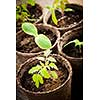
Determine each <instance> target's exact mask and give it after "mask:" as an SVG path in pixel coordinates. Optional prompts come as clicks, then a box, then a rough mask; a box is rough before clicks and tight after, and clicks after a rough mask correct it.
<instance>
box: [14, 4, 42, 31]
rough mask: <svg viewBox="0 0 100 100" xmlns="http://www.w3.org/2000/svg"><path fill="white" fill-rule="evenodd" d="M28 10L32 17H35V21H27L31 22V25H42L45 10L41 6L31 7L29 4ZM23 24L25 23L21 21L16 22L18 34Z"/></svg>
mask: <svg viewBox="0 0 100 100" xmlns="http://www.w3.org/2000/svg"><path fill="white" fill-rule="evenodd" d="M27 9H28V11H29V12H30V16H33V15H34V17H33V18H34V19H35V21H30V20H27V21H28V22H31V23H40V22H42V19H43V8H42V7H41V6H40V5H39V4H37V3H36V4H35V6H31V5H29V4H27ZM30 19H31V18H30ZM22 23H23V22H22V21H21V20H18V21H16V32H18V31H20V30H21V25H22Z"/></svg>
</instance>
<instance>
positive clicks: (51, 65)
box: [28, 50, 58, 88]
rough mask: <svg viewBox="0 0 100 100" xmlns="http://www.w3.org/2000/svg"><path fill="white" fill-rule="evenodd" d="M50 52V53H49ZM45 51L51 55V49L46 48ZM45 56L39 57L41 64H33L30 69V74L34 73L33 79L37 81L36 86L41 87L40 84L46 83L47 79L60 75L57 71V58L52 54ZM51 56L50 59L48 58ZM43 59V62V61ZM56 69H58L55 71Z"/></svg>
mask: <svg viewBox="0 0 100 100" xmlns="http://www.w3.org/2000/svg"><path fill="white" fill-rule="evenodd" d="M47 52H49V53H47ZM44 53H47V54H49V55H50V53H51V50H46V51H44ZM49 55H48V56H44V57H37V59H38V60H39V64H37V65H36V66H33V67H32V68H31V69H30V70H29V71H28V74H31V75H33V76H32V80H33V82H34V83H35V86H36V87H37V88H39V85H40V84H43V83H44V78H45V79H50V78H51V79H52V80H53V79H57V78H58V75H57V73H56V71H57V70H58V67H57V66H56V64H55V62H56V60H55V58H53V57H51V56H49ZM48 58H49V59H48ZM42 61H43V62H42ZM55 70H56V71H55Z"/></svg>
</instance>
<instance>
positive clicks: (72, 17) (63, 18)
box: [48, 11, 82, 28]
mask: <svg viewBox="0 0 100 100" xmlns="http://www.w3.org/2000/svg"><path fill="white" fill-rule="evenodd" d="M55 13H56V16H57V19H58V25H57V26H56V25H55V24H54V23H53V21H52V18H51V16H50V18H49V20H48V24H51V25H53V26H56V27H58V28H64V27H69V25H73V24H74V25H75V24H77V23H78V22H79V21H81V19H82V14H81V13H80V12H77V11H69V12H64V15H62V14H61V13H60V12H59V13H58V11H56V12H55Z"/></svg>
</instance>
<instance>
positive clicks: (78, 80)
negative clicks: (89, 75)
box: [58, 27, 83, 100]
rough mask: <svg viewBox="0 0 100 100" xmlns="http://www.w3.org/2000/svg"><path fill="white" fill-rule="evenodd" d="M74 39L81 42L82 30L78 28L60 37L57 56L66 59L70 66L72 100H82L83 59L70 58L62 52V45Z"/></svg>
mask: <svg viewBox="0 0 100 100" xmlns="http://www.w3.org/2000/svg"><path fill="white" fill-rule="evenodd" d="M76 38H78V39H80V40H83V29H82V28H80V27H79V28H76V29H74V30H71V31H68V32H66V33H65V34H64V35H63V36H62V37H61V39H60V40H59V42H58V51H59V54H60V55H62V56H63V57H65V58H66V59H68V60H69V61H70V63H71V65H72V70H73V77H72V100H76V99H77V100H83V57H78V58H77V57H71V56H69V55H68V54H66V53H65V52H64V50H63V46H64V44H66V43H68V42H69V41H71V40H74V39H76ZM66 50H67V49H66ZM68 50H69V49H68Z"/></svg>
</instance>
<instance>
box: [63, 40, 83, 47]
mask: <svg viewBox="0 0 100 100" xmlns="http://www.w3.org/2000/svg"><path fill="white" fill-rule="evenodd" d="M72 43H75V47H76V46H79V49H81V47H82V46H83V42H80V41H79V40H78V39H75V40H73V41H70V42H68V43H67V44H65V45H64V47H66V46H67V45H69V44H72Z"/></svg>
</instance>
